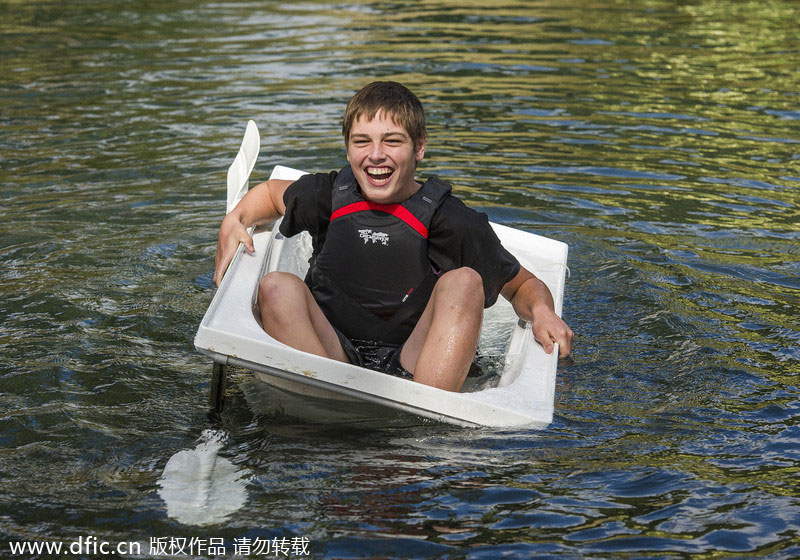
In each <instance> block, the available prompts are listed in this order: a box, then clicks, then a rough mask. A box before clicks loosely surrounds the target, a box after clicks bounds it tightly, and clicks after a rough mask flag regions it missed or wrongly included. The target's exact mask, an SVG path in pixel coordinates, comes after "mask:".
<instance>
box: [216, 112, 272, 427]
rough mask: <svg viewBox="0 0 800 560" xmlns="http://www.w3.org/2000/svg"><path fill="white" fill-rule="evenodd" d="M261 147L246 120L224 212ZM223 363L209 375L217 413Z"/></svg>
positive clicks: (240, 194)
mask: <svg viewBox="0 0 800 560" xmlns="http://www.w3.org/2000/svg"><path fill="white" fill-rule="evenodd" d="M260 149H261V137H260V136H259V134H258V127H257V126H256V123H254V122H253V121H252V120H250V121H247V128H246V129H245V131H244V137H243V138H242V144H241V145H240V146H239V152H238V153H237V154H236V157H235V158H234V159H233V162H232V163H231V165H230V167H228V196H227V209H226V211H225V213H226V214H227V213H229V212H230V211H231V210H233V209H234V208H236V205H237V204H238V203H239V201H240V200H242V198H244V195H246V194H247V191H248V189H249V188H250V186H249V184H248V180H249V179H250V173H252V172H253V167H254V166H255V164H256V159H258V152H259V150H260ZM226 377H227V375H226V372H225V364H218V363H214V368H213V372H212V375H211V395H210V401H211V408H212V410H213V411H214V412H215V413H217V414H219V413H220V412H222V407H223V406H224V402H225V381H226Z"/></svg>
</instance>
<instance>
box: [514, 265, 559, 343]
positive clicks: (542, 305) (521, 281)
mask: <svg viewBox="0 0 800 560" xmlns="http://www.w3.org/2000/svg"><path fill="white" fill-rule="evenodd" d="M500 293H502V294H503V297H505V298H506V299H507V300H508V301H510V302H511V305H512V306H513V307H514V311H516V313H517V315H519V317H520V318H521V319H523V320H525V321H528V322H530V323H531V325H532V328H533V335H534V336H535V337H536V339H537V340H538V341H539V342H541V343H542V346H544V351H545V352H547V353H548V354H549V353H550V352H552V351H553V343H554V342H557V343H558V349H559V355H560V357H562V358H565V357H567V356H569V354H570V352H571V351H572V337H573V333H572V330H571V329H570V328H569V326H568V325H567V324H566V323H565V322H564V321H563V320H562V319H561V317H559V316H558V315H556V314H555V306H554V304H553V296H552V294H551V293H550V290H549V289H548V288H547V286H546V285H545V283H544V282H542V281H541V280H539V279H538V278H536V276H534V275H533V274H531V273H530V272H528V271H527V270H525V268H523V267H520V269H519V272H518V273H517V275H516V276H515V277H514V278H512V279H511V280H510V281H508V282H507V283H506V285H505V286H503V289H502V290H501V292H500Z"/></svg>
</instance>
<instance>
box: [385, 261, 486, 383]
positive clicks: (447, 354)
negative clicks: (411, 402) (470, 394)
mask: <svg viewBox="0 0 800 560" xmlns="http://www.w3.org/2000/svg"><path fill="white" fill-rule="evenodd" d="M483 302H484V295H483V281H482V280H481V277H480V275H479V274H478V273H477V272H475V271H474V270H472V269H471V268H466V267H464V268H459V269H456V270H451V271H449V272H446V273H445V274H444V275H442V277H441V278H439V280H438V281H437V282H436V286H435V287H434V288H433V293H432V294H431V299H430V301H428V305H427V307H426V308H425V311H424V312H423V313H422V316H421V317H420V320H419V322H418V323H417V326H416V327H415V328H414V330H413V331H412V333H411V336H409V337H408V340H407V341H406V343H405V345H404V346H403V350H402V352H401V354H400V363H401V365H402V366H403V367H404V368H405V369H407V370H408V371H410V372H412V373H413V374H414V381H418V382H419V383H424V384H425V385H432V386H434V387H438V388H440V389H446V390H448V391H458V390H460V389H461V385H463V384H464V380H465V379H466V377H467V372H468V371H469V366H470V364H471V363H472V360H473V358H474V357H475V351H476V350H477V348H478V338H479V337H480V330H481V321H482V320H483Z"/></svg>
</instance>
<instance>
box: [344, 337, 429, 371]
mask: <svg viewBox="0 0 800 560" xmlns="http://www.w3.org/2000/svg"><path fill="white" fill-rule="evenodd" d="M334 330H335V331H336V334H337V335H338V336H339V342H340V343H341V344H342V349H343V350H344V353H345V354H346V355H347V359H348V360H350V363H351V364H353V365H357V366H360V367H363V368H367V369H372V370H375V371H380V372H381V373H388V374H389V375H394V376H395V377H402V378H403V379H413V378H414V374H413V373H411V372H410V371H408V370H407V369H405V368H404V367H403V366H401V365H400V352H401V351H402V350H403V346H402V345H400V346H397V345H393V344H381V343H379V342H373V341H368V340H350V339H349V338H347V337H346V336H344V335H343V334H342V333H340V332H339V330H338V329H335V328H334Z"/></svg>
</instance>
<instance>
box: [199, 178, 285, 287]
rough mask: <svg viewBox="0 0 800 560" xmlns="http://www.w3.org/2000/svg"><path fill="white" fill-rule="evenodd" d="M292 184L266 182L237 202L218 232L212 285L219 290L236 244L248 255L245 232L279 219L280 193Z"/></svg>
mask: <svg viewBox="0 0 800 560" xmlns="http://www.w3.org/2000/svg"><path fill="white" fill-rule="evenodd" d="M293 182H294V181H283V180H279V179H270V180H269V181H264V182H263V183H261V184H260V185H258V186H256V187H253V188H252V189H250V191H249V192H248V193H247V194H246V195H245V196H244V198H242V200H240V201H239V204H237V205H236V208H234V209H233V210H231V212H230V213H229V214H228V215H227V216H225V219H223V220H222V225H221V226H220V228H219V236H218V238H217V257H216V259H215V267H214V283H215V284H216V285H217V286H219V284H220V282H222V277H223V276H224V275H225V271H226V270H228V265H230V264H231V261H232V260H233V256H234V255H235V254H236V248H237V247H238V246H239V243H244V247H245V249H246V250H247V251H248V252H249V253H252V252H254V251H255V249H254V247H253V238H252V237H250V235H249V234H248V233H247V228H249V227H250V226H255V225H262V224H267V223H269V222H271V221H273V220H276V219H277V218H278V217H279V216H283V214H284V212H286V205H285V204H284V203H283V193H284V192H286V189H287V188H288V187H289V185H291V184H292V183H293Z"/></svg>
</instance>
